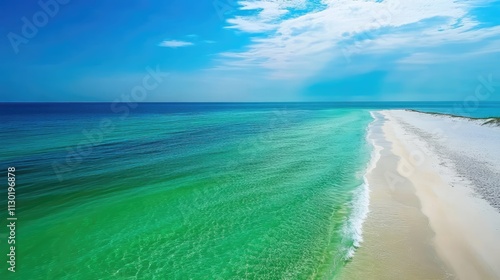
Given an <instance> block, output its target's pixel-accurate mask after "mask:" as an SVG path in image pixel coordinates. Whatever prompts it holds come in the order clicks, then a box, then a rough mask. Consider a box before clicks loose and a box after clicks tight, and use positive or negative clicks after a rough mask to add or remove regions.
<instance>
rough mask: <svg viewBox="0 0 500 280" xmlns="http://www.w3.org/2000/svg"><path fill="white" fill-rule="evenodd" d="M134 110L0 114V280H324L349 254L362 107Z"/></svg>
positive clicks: (356, 221) (355, 224) (355, 234)
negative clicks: (2, 189) (1, 190)
mask: <svg viewBox="0 0 500 280" xmlns="http://www.w3.org/2000/svg"><path fill="white" fill-rule="evenodd" d="M137 110H138V111H137V112H139V113H136V114H135V113H131V114H130V115H128V116H126V117H125V116H124V115H122V114H116V113H111V112H106V111H105V110H101V111H95V112H92V113H85V112H75V111H71V110H69V111H67V112H60V111H59V112H57V113H44V114H39V113H36V112H32V113H30V114H22V115H15V114H9V115H7V116H5V115H4V116H2V118H3V119H4V120H5V121H4V122H3V123H2V124H1V126H2V129H1V130H0V135H1V139H2V145H3V153H2V154H1V157H0V158H1V162H2V169H3V170H6V169H7V166H15V167H16V176H17V188H16V193H17V201H16V202H17V204H18V207H17V208H18V209H17V217H18V226H17V228H16V231H17V236H16V239H17V240H16V242H17V243H16V244H17V253H16V255H17V259H16V261H17V266H16V273H15V274H12V273H10V272H7V271H6V268H5V269H2V272H1V273H2V274H1V275H2V279H5V278H4V276H8V277H9V278H8V279H136V278H137V279H154V277H156V279H283V278H285V279H311V278H312V279H329V278H332V277H334V275H336V273H338V270H339V269H342V267H343V265H344V263H345V262H346V261H347V260H348V259H349V258H350V257H351V256H352V254H353V252H354V249H355V247H356V246H358V245H359V242H360V238H361V236H360V226H361V222H362V218H363V214H364V211H366V207H367V205H366V199H365V198H366V195H367V193H366V192H367V189H366V186H364V185H363V183H364V182H363V174H364V172H365V169H366V167H367V162H368V161H369V158H370V152H371V147H370V146H369V145H368V144H367V143H366V139H365V138H366V128H367V126H368V124H369V123H370V122H371V121H372V118H371V116H370V113H369V111H368V110H365V109H339V108H334V109H332V108H316V107H308V106H305V107H303V108H290V107H289V106H286V105H274V106H270V107H266V106H256V107H252V106H249V107H246V108H240V107H238V106H236V107H230V108H222V109H221V108H219V109H217V108H215V109H214V108H213V107H210V106H209V108H200V107H196V106H194V108H191V109H189V108H187V109H186V108H184V109H182V110H176V109H175V108H171V109H170V110H166V111H165V113H161V112H155V113H144V112H141V111H140V109H139V108H137ZM143 110H144V109H143ZM146 111H153V112H154V110H146ZM131 112H132V110H131ZM103 123H104V124H107V126H103V125H102V124H103ZM103 127H105V128H103ZM90 143H92V144H90ZM2 174H4V173H2ZM5 198H6V194H5V195H3V196H2V198H1V203H2V214H4V213H6V209H5V205H6V200H5ZM3 220H5V219H3ZM2 234H4V232H2ZM0 246H2V247H1V250H2V252H7V247H6V246H7V245H6V242H2V244H1V245H0ZM2 254H3V253H2ZM4 256H5V254H4ZM4 263H5V262H4ZM7 273H10V274H7Z"/></svg>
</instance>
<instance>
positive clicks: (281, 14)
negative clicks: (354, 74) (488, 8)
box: [217, 0, 500, 78]
mask: <svg viewBox="0 0 500 280" xmlns="http://www.w3.org/2000/svg"><path fill="white" fill-rule="evenodd" d="M484 2H485V1H481V0H472V1H467V2H458V1H455V0H420V1H415V0H385V1H381V2H378V1H374V0H359V1H353V0H321V1H319V0H316V1H285V0H274V1H273V0H247V1H240V2H238V3H239V5H240V10H241V11H242V12H244V13H245V15H237V16H234V17H233V18H230V19H228V20H227V23H228V26H227V28H230V29H235V30H238V31H240V32H244V33H248V34H249V35H250V36H252V39H251V44H250V45H248V46H247V48H246V49H245V50H243V51H237V52H234V51H233V52H225V53H222V54H220V58H221V60H220V63H221V65H219V67H218V68H217V69H241V68H249V67H255V68H259V69H267V70H269V72H270V73H271V74H272V75H271V76H272V77H276V78H290V77H307V76H312V75H314V74H315V72H317V71H319V70H321V69H322V68H323V67H324V66H325V64H327V63H329V62H332V61H333V60H335V59H349V57H350V56H352V55H356V54H359V53H363V54H370V53H391V52H400V51H401V50H407V51H408V50H410V49H418V48H421V47H432V46H438V45H443V44H448V43H450V42H475V41H479V40H482V39H484V38H487V37H492V36H498V34H500V27H498V26H494V27H490V28H482V29H480V28H477V26H478V25H479V22H478V21H477V20H476V19H475V18H473V17H472V16H471V15H469V11H470V9H471V8H473V7H475V6H477V5H479V4H481V3H484ZM306 8H307V10H304V9H306ZM297 11H299V12H297ZM339 71H342V69H339Z"/></svg>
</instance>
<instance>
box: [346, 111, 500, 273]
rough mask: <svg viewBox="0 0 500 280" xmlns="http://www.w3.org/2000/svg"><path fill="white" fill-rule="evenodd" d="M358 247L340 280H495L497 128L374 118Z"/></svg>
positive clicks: (419, 117) (442, 119)
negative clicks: (372, 154) (367, 207)
mask: <svg viewBox="0 0 500 280" xmlns="http://www.w3.org/2000/svg"><path fill="white" fill-rule="evenodd" d="M373 116H374V118H375V121H374V122H373V123H372V125H371V127H370V131H369V137H368V138H369V140H370V141H371V142H372V143H373V145H374V147H375V150H376V152H377V153H378V155H377V158H378V160H377V161H376V163H375V164H374V166H373V167H372V168H371V169H370V170H369V172H368V173H367V175H366V179H367V182H368V184H369V187H370V212H369V214H368V216H367V219H366V220H365V223H364V226H363V239H364V242H363V243H362V244H361V246H360V248H358V250H357V252H356V254H355V256H354V258H353V259H352V261H351V262H349V263H348V264H347V266H346V269H345V271H344V273H343V274H342V275H341V277H340V278H342V279H500V267H499V266H498V263H500V243H499V242H498V236H500V212H499V211H500V210H499V208H500V207H499V205H500V204H499V202H500V196H499V194H500V191H499V189H500V184H499V183H498V182H500V170H499V169H500V151H499V150H498V149H496V147H497V145H498V144H497V142H498V140H499V139H500V129H499V128H498V127H493V126H484V125H481V124H482V121H472V120H468V119H465V118H451V117H448V116H436V115H430V114H424V113H418V112H410V111H400V110H390V111H378V112H373Z"/></svg>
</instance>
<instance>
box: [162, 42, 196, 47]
mask: <svg viewBox="0 0 500 280" xmlns="http://www.w3.org/2000/svg"><path fill="white" fill-rule="evenodd" d="M192 45H194V44H193V43H192V42H188V41H179V40H165V41H163V42H161V43H160V44H159V46H160V47H166V48H180V47H188V46H192Z"/></svg>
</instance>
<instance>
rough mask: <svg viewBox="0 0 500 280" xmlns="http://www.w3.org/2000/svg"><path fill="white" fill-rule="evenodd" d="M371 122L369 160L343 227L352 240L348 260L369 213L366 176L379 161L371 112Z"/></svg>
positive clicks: (368, 137)
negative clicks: (373, 134)
mask: <svg viewBox="0 0 500 280" xmlns="http://www.w3.org/2000/svg"><path fill="white" fill-rule="evenodd" d="M370 115H371V116H372V118H373V121H372V122H371V123H370V124H369V125H368V127H367V132H366V140H367V142H369V143H370V144H371V145H372V147H373V148H372V151H371V155H370V160H369V162H368V165H367V167H366V171H365V174H364V175H363V184H361V185H359V186H358V188H356V190H355V193H354V199H353V200H352V201H351V209H353V210H352V214H351V216H350V218H349V220H348V221H347V223H346V225H345V227H344V233H345V236H349V237H352V238H353V243H352V246H350V247H349V249H348V250H347V253H346V256H345V259H346V260H349V259H351V258H352V257H354V253H355V252H356V249H357V248H359V247H360V246H361V243H362V242H363V224H364V222H365V220H366V218H367V216H368V213H369V212H370V186H369V184H368V179H367V177H366V176H367V174H369V173H370V172H371V171H372V170H373V169H374V168H375V166H376V164H377V162H378V160H379V159H380V151H381V150H382V147H381V146H379V145H377V144H376V143H375V141H374V138H373V137H372V133H373V126H374V125H375V123H377V122H378V121H379V118H377V117H376V116H375V115H374V114H373V112H370Z"/></svg>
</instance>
